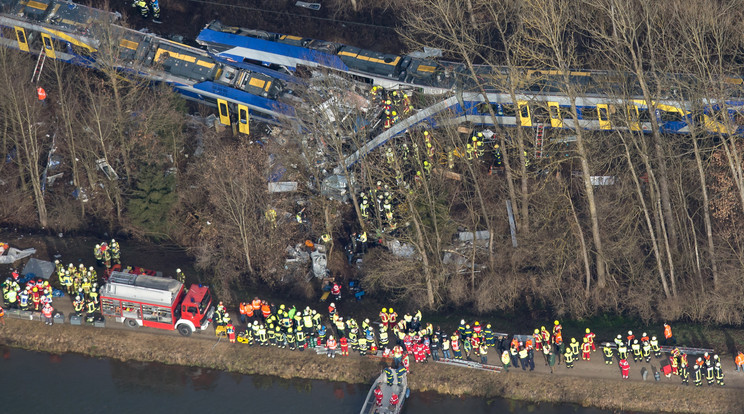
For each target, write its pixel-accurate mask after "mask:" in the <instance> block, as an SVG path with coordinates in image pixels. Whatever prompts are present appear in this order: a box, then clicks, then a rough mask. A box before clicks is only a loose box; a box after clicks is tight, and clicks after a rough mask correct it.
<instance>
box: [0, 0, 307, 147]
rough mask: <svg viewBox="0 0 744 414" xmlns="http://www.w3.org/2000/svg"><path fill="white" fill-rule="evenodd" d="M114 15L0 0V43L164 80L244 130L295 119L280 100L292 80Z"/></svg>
mask: <svg viewBox="0 0 744 414" xmlns="http://www.w3.org/2000/svg"><path fill="white" fill-rule="evenodd" d="M118 17H119V16H118V15H117V14H114V13H108V12H104V11H101V10H98V9H94V8H91V7H87V6H82V5H78V4H75V3H71V2H62V1H59V0H0V35H1V36H0V46H3V47H8V48H14V49H18V50H20V51H24V52H29V53H33V54H37V55H43V56H42V57H43V58H45V59H46V58H49V59H57V60H61V61H64V62H68V63H72V64H76V65H83V66H88V67H92V68H97V69H103V68H112V69H115V70H117V71H120V72H122V73H127V74H130V75H135V76H139V77H142V78H144V79H146V80H148V81H151V82H165V83H167V84H168V85H170V86H172V87H173V88H174V89H175V90H176V91H177V92H178V93H180V94H181V95H183V96H184V97H185V98H187V99H190V100H195V101H199V102H201V103H205V104H207V105H211V106H214V107H217V108H218V113H219V114H220V121H221V122H222V123H225V124H237V126H238V130H239V131H240V132H242V133H248V131H249V126H248V124H249V119H250V117H251V116H253V117H254V119H257V120H261V121H265V122H269V123H273V124H280V123H284V122H286V121H290V122H292V121H293V120H294V116H295V112H294V108H292V107H291V106H289V105H287V104H284V103H281V102H279V100H280V98H281V97H282V96H283V94H285V93H286V92H288V91H289V89H288V87H287V85H288V83H289V82H290V81H291V80H292V79H291V77H286V76H285V75H283V74H280V73H277V72H274V71H271V70H268V69H265V68H262V67H249V66H248V65H231V64H230V62H227V61H225V60H220V59H215V58H213V57H211V56H210V55H209V54H208V53H207V52H206V51H204V50H202V49H199V48H194V47H191V46H187V45H184V44H181V43H178V42H174V41H171V40H168V39H164V38H161V37H159V36H156V35H153V34H149V33H142V32H138V31H134V30H130V29H127V28H124V27H122V26H119V25H117V24H116V21H117V19H118Z"/></svg>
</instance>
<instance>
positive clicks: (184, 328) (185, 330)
mask: <svg viewBox="0 0 744 414" xmlns="http://www.w3.org/2000/svg"><path fill="white" fill-rule="evenodd" d="M177 329H178V333H180V334H181V335H183V336H191V327H190V326H188V325H186V324H185V323H182V324H180V325H178V327H177Z"/></svg>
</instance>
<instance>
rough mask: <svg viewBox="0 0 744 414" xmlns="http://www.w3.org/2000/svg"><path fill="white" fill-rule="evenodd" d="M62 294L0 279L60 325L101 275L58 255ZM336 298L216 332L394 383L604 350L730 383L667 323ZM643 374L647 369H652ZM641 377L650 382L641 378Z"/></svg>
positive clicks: (16, 304) (9, 302)
mask: <svg viewBox="0 0 744 414" xmlns="http://www.w3.org/2000/svg"><path fill="white" fill-rule="evenodd" d="M94 255H95V258H96V262H97V264H98V265H100V266H102V267H103V266H105V267H106V268H107V269H110V268H111V267H112V266H115V265H117V264H118V265H121V260H120V259H121V251H120V247H119V244H118V243H117V242H116V241H115V240H111V242H110V243H108V244H107V243H105V242H104V243H100V244H97V245H96V247H95V248H94ZM55 266H56V269H55V271H56V274H57V279H58V282H59V285H60V286H59V287H60V288H61V289H60V290H57V291H56V292H55V290H56V289H54V288H53V287H52V285H51V284H50V282H49V281H48V280H44V279H41V278H34V277H32V278H26V277H22V276H21V275H20V274H19V273H18V271H16V270H13V271H12V273H11V276H9V277H8V278H7V279H6V280H5V281H4V282H3V283H2V289H3V300H4V304H5V307H7V308H15V309H22V310H27V311H36V312H41V314H42V317H43V318H42V319H43V320H44V321H45V323H46V324H48V325H52V324H53V323H54V320H53V316H54V308H53V306H52V303H53V301H54V298H55V297H56V296H63V294H62V291H64V292H66V293H67V295H68V296H69V297H70V298H72V303H73V309H74V312H75V313H76V314H77V315H79V316H85V317H86V318H88V319H89V320H91V319H92V318H94V317H95V315H97V314H98V312H99V311H100V308H99V306H100V305H99V300H98V274H97V271H96V270H95V268H94V267H93V266H90V267H87V268H86V267H85V265H83V264H79V265H78V266H74V265H73V264H72V263H70V264H69V265H68V266H66V267H65V266H64V265H63V264H61V263H60V261H59V260H56V261H55ZM176 279H177V280H179V281H180V282H181V283H184V282H185V280H186V277H185V274H184V273H183V272H182V271H181V270H180V269H178V270H177V271H176ZM341 292H342V287H341V285H339V284H338V283H333V284H332V287H331V291H330V294H332V295H333V298H334V299H335V302H338V301H340V300H341ZM335 302H333V303H330V305H329V306H328V308H327V317H328V319H327V320H328V321H329V322H330V324H326V319H325V318H324V315H322V314H321V313H320V312H318V311H316V310H314V309H311V308H310V307H309V306H308V307H306V308H304V309H297V308H296V307H295V306H287V305H284V304H280V305H279V306H278V307H277V306H275V305H274V304H273V303H269V302H267V301H265V300H261V299H259V298H257V297H256V298H254V299H253V300H252V301H249V302H242V303H240V305H239V306H238V309H237V310H238V315H239V320H240V323H241V326H245V327H246V328H245V330H242V331H240V332H237V328H236V326H235V324H234V323H233V320H232V318H231V317H230V314H229V312H228V310H227V308H226V307H225V306H224V304H223V302H219V304H218V305H217V307H216V310H215V313H214V317H213V320H214V322H215V325H216V327H215V329H216V332H217V333H218V335H219V334H224V335H225V336H226V337H227V338H228V339H229V341H230V342H231V343H235V342H239V343H243V344H247V345H253V346H272V347H276V348H283V349H284V348H286V349H289V350H291V351H295V350H296V351H305V350H306V349H311V350H314V351H316V352H318V353H323V354H325V355H327V356H328V357H329V358H335V357H336V356H337V355H339V356H341V357H347V356H349V355H350V354H351V353H352V352H353V353H358V355H360V356H365V355H373V356H378V357H382V358H386V359H387V358H392V364H391V366H390V367H389V368H387V369H386V370H385V372H386V374H387V381H388V385H393V384H394V382H395V380H396V379H397V382H398V383H400V379H401V378H402V376H403V375H405V374H406V373H407V372H408V371H409V370H410V369H411V358H413V361H414V362H416V363H426V362H427V361H429V360H431V361H435V362H437V361H438V362H445V363H455V364H468V365H470V366H471V367H476V368H483V369H492V370H499V369H501V370H503V371H505V372H509V369H510V368H512V369H517V368H520V367H521V369H522V370H525V371H526V370H529V371H533V370H534V369H535V360H536V359H540V360H544V363H545V365H546V366H548V367H549V369H550V372H551V373H553V372H555V367H556V365H561V364H563V365H564V366H565V367H566V369H572V368H574V366H575V364H576V363H577V362H579V361H590V360H591V357H592V355H593V353H595V352H596V351H597V350H598V349H601V354H602V356H603V358H604V362H605V364H606V365H617V366H618V367H619V371H620V375H621V377H622V378H624V379H628V378H629V377H630V360H631V358H632V360H633V363H634V364H636V363H637V364H643V363H644V362H645V363H649V362H651V359H652V356H653V358H655V359H657V360H659V359H662V358H663V359H662V362H663V363H662V364H660V366H661V371H656V370H654V373H653V374H654V377H655V379H656V380H657V381H658V380H659V379H660V376H661V375H665V376H666V377H668V378H669V377H671V376H672V375H677V376H679V378H680V379H681V382H682V384H684V385H688V384H689V382H690V380H691V379H692V381H693V383H694V384H695V385H696V386H701V385H702V384H703V382H704V381H705V382H707V384H708V385H709V386H712V385H714V384H717V385H719V386H723V385H724V371H723V368H722V365H721V361H720V358H719V356H718V355H717V354H714V355H710V354H709V353H708V352H705V353H704V354H703V355H702V356H700V357H698V358H697V359H691V360H690V359H688V355H687V353H685V350H686V348H684V347H677V344H676V338H675V337H674V335H673V333H672V328H671V326H670V325H669V324H666V323H665V324H664V331H663V335H664V345H665V346H666V348H664V349H662V345H661V344H660V342H659V339H658V338H657V337H656V336H655V335H648V334H647V333H646V332H643V333H642V334H641V335H639V336H636V335H634V334H633V332H632V331H628V332H627V335H617V337H616V338H614V339H613V341H611V342H603V343H599V342H598V341H597V338H596V335H595V334H594V333H593V332H592V331H591V330H590V329H589V328H586V329H585V333H584V336H583V337H581V338H579V339H578V340H577V338H575V337H572V338H570V340H569V339H568V337H567V336H566V337H565V338H564V333H563V328H562V326H561V324H560V322H559V321H558V320H556V321H554V322H553V325H552V326H551V327H550V329H548V328H547V327H545V326H542V327H540V328H539V329H535V330H534V332H533V333H532V334H531V335H512V337H511V340H509V337H508V335H507V334H505V333H499V332H496V331H495V330H494V329H493V327H492V326H491V324H490V323H485V324H481V323H480V322H479V321H474V322H472V323H469V322H467V321H465V320H464V319H463V320H461V321H460V324H459V326H458V327H457V328H456V329H455V330H454V331H452V332H450V331H448V330H445V329H442V328H441V327H439V326H436V327H435V326H433V325H432V323H430V322H425V321H424V319H423V315H422V314H421V311H417V312H416V313H415V314H413V315H411V314H410V313H405V314H404V315H402V316H399V315H398V313H397V312H396V311H395V310H394V309H393V308H382V309H381V311H380V312H379V314H378V315H377V316H378V317H377V319H375V320H374V321H370V319H368V318H367V319H364V320H362V321H361V323H358V322H357V321H356V320H355V319H354V318H351V317H347V318H345V317H343V316H342V315H341V312H340V311H339V309H338V308H337V307H336V303H335ZM4 315H5V312H4V310H3V309H2V308H0V323H1V324H2V325H3V326H5V320H4ZM490 353H495V354H496V356H497V358H496V359H497V363H496V364H493V363H490V362H489V354H490ZM734 362H735V367H736V370H737V371H739V372H744V353H742V352H738V354H737V355H736V356H735V358H734ZM646 371H647V370H646ZM643 375H644V379H645V375H646V374H643Z"/></svg>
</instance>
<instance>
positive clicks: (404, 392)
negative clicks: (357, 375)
mask: <svg viewBox="0 0 744 414" xmlns="http://www.w3.org/2000/svg"><path fill="white" fill-rule="evenodd" d="M378 385H379V386H380V389H381V390H382V405H381V406H379V407H378V406H377V404H375V399H376V398H375V388H377V386H378ZM409 393H410V391H409V390H408V374H407V373H406V374H404V375H403V378H401V383H400V384H398V383H397V378H396V382H395V383H393V385H387V376H386V375H385V371H382V372H381V373H380V376H379V377H377V379H376V380H375V382H374V384H372V387H371V388H370V389H369V392H368V393H367V399H366V400H364V406H362V411H360V412H359V413H360V414H398V413H400V412H401V410H403V403H404V402H405V400H406V397H408V394H409ZM393 394H397V395H398V404H396V405H395V406H392V405H391V404H390V397H392V395H393Z"/></svg>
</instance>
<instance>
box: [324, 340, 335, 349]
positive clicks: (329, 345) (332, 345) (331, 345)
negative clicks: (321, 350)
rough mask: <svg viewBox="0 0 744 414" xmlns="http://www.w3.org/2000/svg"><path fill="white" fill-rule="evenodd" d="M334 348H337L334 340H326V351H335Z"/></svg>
mask: <svg viewBox="0 0 744 414" xmlns="http://www.w3.org/2000/svg"><path fill="white" fill-rule="evenodd" d="M336 346H337V345H336V340H335V339H329V340H328V341H327V342H326V348H328V349H332V350H335V349H336Z"/></svg>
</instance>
